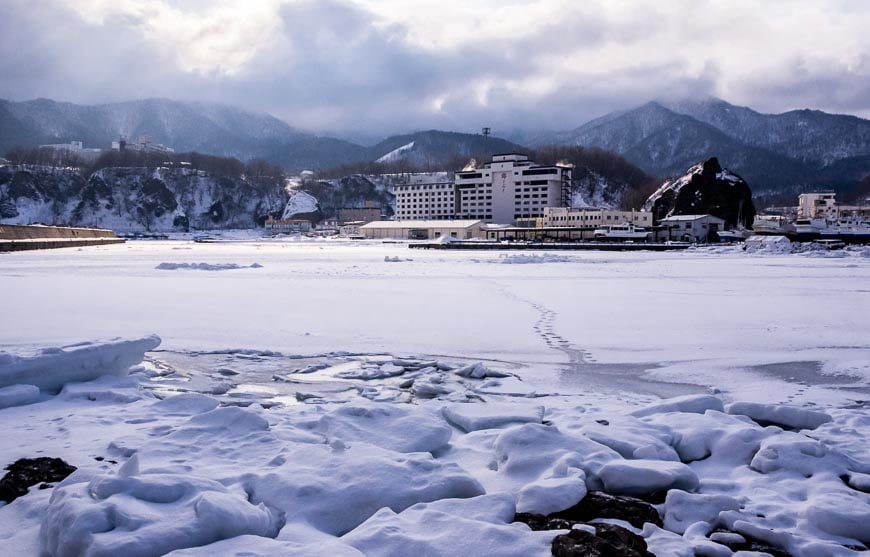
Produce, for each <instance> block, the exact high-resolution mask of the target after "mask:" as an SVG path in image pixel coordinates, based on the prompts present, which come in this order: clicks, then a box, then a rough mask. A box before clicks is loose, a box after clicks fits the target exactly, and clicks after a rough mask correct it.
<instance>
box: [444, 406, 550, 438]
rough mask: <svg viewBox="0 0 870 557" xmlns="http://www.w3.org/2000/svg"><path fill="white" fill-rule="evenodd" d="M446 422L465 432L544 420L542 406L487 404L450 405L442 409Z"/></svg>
mask: <svg viewBox="0 0 870 557" xmlns="http://www.w3.org/2000/svg"><path fill="white" fill-rule="evenodd" d="M443 413H444V417H445V418H446V419H447V421H448V422H450V423H451V424H453V425H455V426H456V427H458V428H460V429H461V430H462V431H465V432H472V431H478V430H481V429H494V428H498V427H502V426H505V425H508V424H516V423H526V422H529V423H537V424H539V423H541V422H542V421H543V420H544V407H543V406H527V405H521V404H513V403H510V402H501V403H499V402H489V403H487V404H463V403H458V404H452V405H450V406H446V407H444V410H443Z"/></svg>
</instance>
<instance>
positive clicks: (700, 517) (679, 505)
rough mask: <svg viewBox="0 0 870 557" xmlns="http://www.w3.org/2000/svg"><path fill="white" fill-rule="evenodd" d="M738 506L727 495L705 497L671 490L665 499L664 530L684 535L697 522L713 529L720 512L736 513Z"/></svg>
mask: <svg viewBox="0 0 870 557" xmlns="http://www.w3.org/2000/svg"><path fill="white" fill-rule="evenodd" d="M740 506H741V504H740V501H738V500H737V499H735V498H734V497H730V496H728V495H705V494H700V493H687V492H685V491H682V490H679V489H672V490H671V491H669V492H668V496H667V498H666V499H665V517H664V523H665V529H667V530H670V531H672V532H676V533H678V534H684V533H685V532H686V530H687V529H688V528H689V527H690V526H691V525H692V524H695V523H697V522H705V523H707V524H709V525H710V527H714V526H716V525H717V524H718V521H719V513H720V512H722V511H736V510H738V509H740Z"/></svg>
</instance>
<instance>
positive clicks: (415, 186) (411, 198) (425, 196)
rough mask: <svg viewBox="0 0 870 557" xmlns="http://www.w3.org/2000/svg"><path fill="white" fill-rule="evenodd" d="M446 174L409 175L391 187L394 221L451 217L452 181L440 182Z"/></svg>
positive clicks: (453, 202) (452, 214) (453, 213)
mask: <svg viewBox="0 0 870 557" xmlns="http://www.w3.org/2000/svg"><path fill="white" fill-rule="evenodd" d="M447 176H449V175H446V174H440V175H438V174H436V175H432V174H411V175H410V178H409V180H408V183H407V184H398V185H396V186H393V195H395V196H396V220H452V219H454V218H455V213H456V193H455V191H454V189H453V184H452V183H451V182H449V181H443V180H444V179H445V177H447ZM437 178H440V179H441V180H438V179H437Z"/></svg>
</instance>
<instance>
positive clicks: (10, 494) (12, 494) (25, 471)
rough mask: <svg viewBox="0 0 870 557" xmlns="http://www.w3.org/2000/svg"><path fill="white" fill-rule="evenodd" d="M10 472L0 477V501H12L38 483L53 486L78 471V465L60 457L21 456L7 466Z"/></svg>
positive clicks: (41, 487)
mask: <svg viewBox="0 0 870 557" xmlns="http://www.w3.org/2000/svg"><path fill="white" fill-rule="evenodd" d="M6 470H8V472H7V473H6V475H5V476H3V478H2V479H0V501H5V502H6V503H11V502H12V501H14V500H15V499H17V498H19V497H21V496H22V495H27V490H28V489H29V488H30V487H31V486H34V485H36V484H41V485H40V486H39V488H40V489H44V488H47V487H51V486H49V485H48V483H53V482H59V481H61V480H63V479H64V478H66V477H67V476H69V475H70V474H72V473H73V472H75V471H76V467H75V466H72V465H70V464H67V463H66V462H64V461H63V460H62V459H60V458H49V457H39V458H21V459H18V460H16V461H15V462H13V463H12V464H10V465H9V466H7V467H6Z"/></svg>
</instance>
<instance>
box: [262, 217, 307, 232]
mask: <svg viewBox="0 0 870 557" xmlns="http://www.w3.org/2000/svg"><path fill="white" fill-rule="evenodd" d="M263 226H264V227H265V228H266V232H269V233H270V234H293V233H297V232H310V231H311V223H310V222H309V221H307V220H303V219H273V218H272V217H269V218H268V219H266V222H264V223H263Z"/></svg>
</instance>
